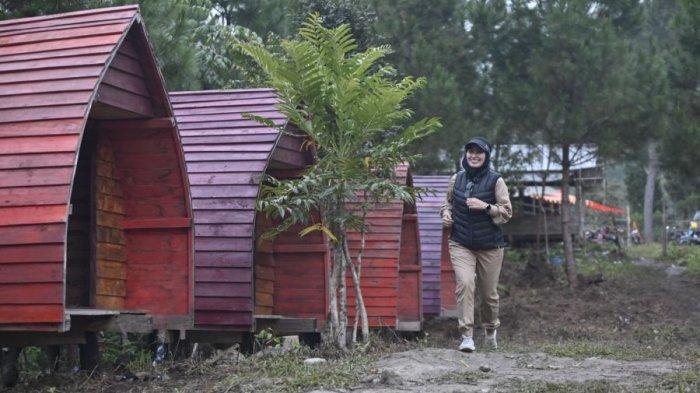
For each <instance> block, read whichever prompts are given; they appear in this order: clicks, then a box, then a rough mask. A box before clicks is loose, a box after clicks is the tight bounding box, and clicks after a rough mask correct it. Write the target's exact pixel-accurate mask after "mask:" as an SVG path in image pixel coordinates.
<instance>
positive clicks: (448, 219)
mask: <svg viewBox="0 0 700 393" xmlns="http://www.w3.org/2000/svg"><path fill="white" fill-rule="evenodd" d="M453 223H454V221H453V220H452V212H451V211H449V210H444V211H443V212H442V226H443V227H445V228H450V227H451V226H452V224H453Z"/></svg>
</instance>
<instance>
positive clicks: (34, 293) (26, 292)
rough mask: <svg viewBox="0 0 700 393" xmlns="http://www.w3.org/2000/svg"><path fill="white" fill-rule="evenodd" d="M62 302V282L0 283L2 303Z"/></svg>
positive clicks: (0, 301) (0, 302) (0, 299)
mask: <svg viewBox="0 0 700 393" xmlns="http://www.w3.org/2000/svg"><path fill="white" fill-rule="evenodd" d="M62 302H63V285H62V283H61V282H58V283H57V282H52V283H46V282H43V283H19V284H18V283H10V284H1V285H0V304H5V305H7V304H62Z"/></svg>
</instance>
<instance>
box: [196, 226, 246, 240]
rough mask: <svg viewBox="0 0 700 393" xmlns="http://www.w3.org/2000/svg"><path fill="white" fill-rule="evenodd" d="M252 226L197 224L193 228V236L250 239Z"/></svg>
mask: <svg viewBox="0 0 700 393" xmlns="http://www.w3.org/2000/svg"><path fill="white" fill-rule="evenodd" d="M252 233H253V224H199V225H197V226H196V227H195V236H205V237H206V236H212V237H250V236H251V234H252Z"/></svg>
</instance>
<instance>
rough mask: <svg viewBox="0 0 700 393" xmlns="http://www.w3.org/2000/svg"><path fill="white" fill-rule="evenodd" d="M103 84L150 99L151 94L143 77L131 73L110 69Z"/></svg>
mask: <svg viewBox="0 0 700 393" xmlns="http://www.w3.org/2000/svg"><path fill="white" fill-rule="evenodd" d="M102 83H106V84H108V85H110V86H112V87H116V88H118V89H122V90H126V91H129V92H131V93H134V94H137V95H139V96H141V97H146V98H148V97H150V96H151V92H149V91H148V86H147V85H146V81H144V79H143V77H139V76H136V75H134V74H131V73H126V72H123V71H120V70H118V69H115V68H110V69H109V71H107V73H106V74H105V76H104V78H103V79H102Z"/></svg>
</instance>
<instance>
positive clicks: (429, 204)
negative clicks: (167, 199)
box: [413, 176, 450, 315]
mask: <svg viewBox="0 0 700 393" xmlns="http://www.w3.org/2000/svg"><path fill="white" fill-rule="evenodd" d="M449 180H450V177H449V176H413V184H414V185H415V186H416V187H421V188H425V189H427V190H429V192H431V193H429V194H428V195H425V196H423V197H422V198H420V199H419V200H418V201H416V205H417V208H418V230H419V231H420V244H421V260H422V264H423V313H424V314H426V315H438V314H440V259H441V258H442V254H441V249H442V219H441V218H440V208H441V207H442V204H443V203H444V202H445V196H446V194H447V184H448V183H449Z"/></svg>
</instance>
